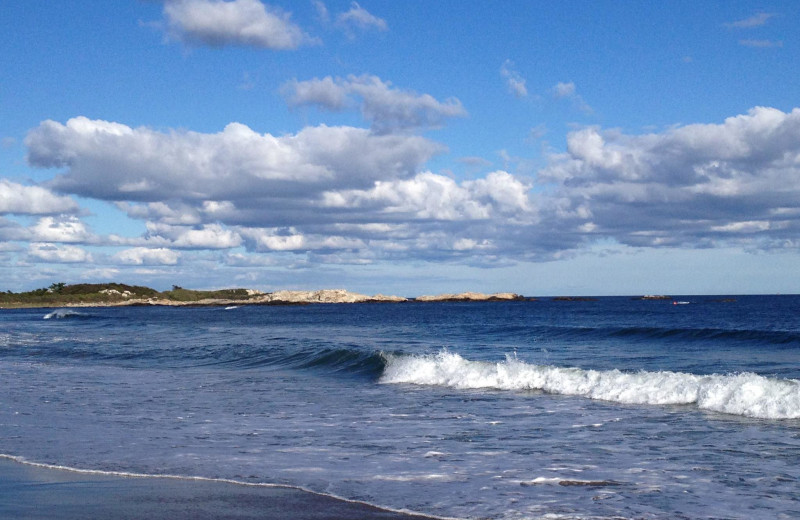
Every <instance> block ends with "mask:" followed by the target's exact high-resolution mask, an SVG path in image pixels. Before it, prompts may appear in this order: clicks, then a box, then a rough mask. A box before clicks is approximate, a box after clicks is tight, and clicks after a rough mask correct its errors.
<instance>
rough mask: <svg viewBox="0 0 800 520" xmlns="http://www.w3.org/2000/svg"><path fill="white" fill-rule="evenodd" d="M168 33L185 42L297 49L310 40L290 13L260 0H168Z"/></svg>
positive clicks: (165, 14)
mask: <svg viewBox="0 0 800 520" xmlns="http://www.w3.org/2000/svg"><path fill="white" fill-rule="evenodd" d="M164 16H165V18H166V22H167V31H168V34H169V35H170V36H171V37H173V38H175V39H177V40H180V41H183V42H184V43H190V44H202V45H209V46H212V47H222V46H226V45H244V46H254V47H263V48H267V49H278V50H284V49H296V48H297V47H299V46H301V45H303V44H308V43H312V42H313V41H314V40H313V39H312V38H310V37H309V36H307V35H306V34H305V33H303V31H302V30H301V29H300V27H298V26H297V25H296V24H294V23H292V21H291V19H290V15H289V14H288V13H284V12H282V11H281V10H279V9H277V8H274V7H268V6H267V5H265V4H263V3H262V2H260V1H259V0H168V1H167V2H166V3H165V4H164Z"/></svg>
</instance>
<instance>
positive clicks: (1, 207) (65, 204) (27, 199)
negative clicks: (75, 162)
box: [0, 179, 78, 215]
mask: <svg viewBox="0 0 800 520" xmlns="http://www.w3.org/2000/svg"><path fill="white" fill-rule="evenodd" d="M76 211H78V204H77V203H76V202H75V201H74V200H72V199H71V198H69V197H63V196H60V195H55V194H53V193H52V192H50V191H49V190H47V189H45V188H42V187H41V186H25V185H22V184H17V183H15V182H11V181H9V180H7V179H0V215H2V214H7V213H15V214H19V215H47V214H60V213H74V212H76Z"/></svg>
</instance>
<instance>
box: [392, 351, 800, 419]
mask: <svg viewBox="0 0 800 520" xmlns="http://www.w3.org/2000/svg"><path fill="white" fill-rule="evenodd" d="M385 357H386V368H385V369H384V373H383V375H382V376H381V379H380V382H381V383H410V384H417V385H436V386H446V387H451V388H458V389H481V388H485V389H495V390H540V391H544V392H548V393H552V394H561V395H571V396H581V397H586V398H589V399H598V400H604V401H612V402H617V403H624V404H651V405H668V404H682V405H695V406H697V407H698V408H700V409H702V410H710V411H714V412H720V413H726V414H732V415H740V416H744V417H755V418H761V419H798V418H800V381H798V380H795V379H774V378H767V377H764V376H760V375H758V374H753V373H741V374H731V375H717V374H714V375H695V374H686V373H681V372H668V371H661V372H646V371H640V372H623V371H620V370H616V369H615V370H605V371H603V370H583V369H580V368H562V367H555V366H544V365H531V364H527V363H525V362H523V361H519V360H517V359H516V357H513V356H507V357H506V360H505V361H502V362H498V363H492V362H485V361H469V360H467V359H464V358H463V357H461V356H459V355H458V354H453V353H450V352H440V353H439V354H436V355H428V356H397V355H392V354H386V355H385Z"/></svg>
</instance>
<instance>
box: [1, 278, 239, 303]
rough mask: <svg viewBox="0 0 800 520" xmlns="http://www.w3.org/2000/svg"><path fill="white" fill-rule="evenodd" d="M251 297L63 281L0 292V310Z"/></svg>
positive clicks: (227, 292)
mask: <svg viewBox="0 0 800 520" xmlns="http://www.w3.org/2000/svg"><path fill="white" fill-rule="evenodd" d="M249 297H250V295H249V294H248V293H247V290H246V289H222V290H219V291H193V290H190V289H183V288H182V287H179V286H177V285H173V286H172V290H171V291H164V292H159V291H156V290H155V289H151V288H149V287H142V286H138V285H126V284H121V283H101V284H95V283H80V284H72V285H67V284H66V283H64V282H57V283H53V284H51V285H50V286H49V287H47V288H42V289H35V290H33V291H27V292H21V293H14V292H11V291H6V292H0V307H58V306H62V305H82V304H83V305H103V304H115V303H122V302H126V301H130V300H146V299H149V298H157V299H165V300H173V301H179V302H196V301H199V300H203V299H209V298H214V299H223V300H246V299H247V298H249Z"/></svg>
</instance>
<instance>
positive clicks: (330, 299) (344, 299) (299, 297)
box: [248, 289, 406, 303]
mask: <svg viewBox="0 0 800 520" xmlns="http://www.w3.org/2000/svg"><path fill="white" fill-rule="evenodd" d="M404 301H406V299H405V298H401V297H399V296H384V295H382V294H376V295H375V296H367V295H366V294H359V293H354V292H350V291H346V290H344V289H323V290H321V291H276V292H273V293H267V294H264V295H261V296H259V297H257V298H254V299H252V300H248V302H252V303H364V302H404Z"/></svg>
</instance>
